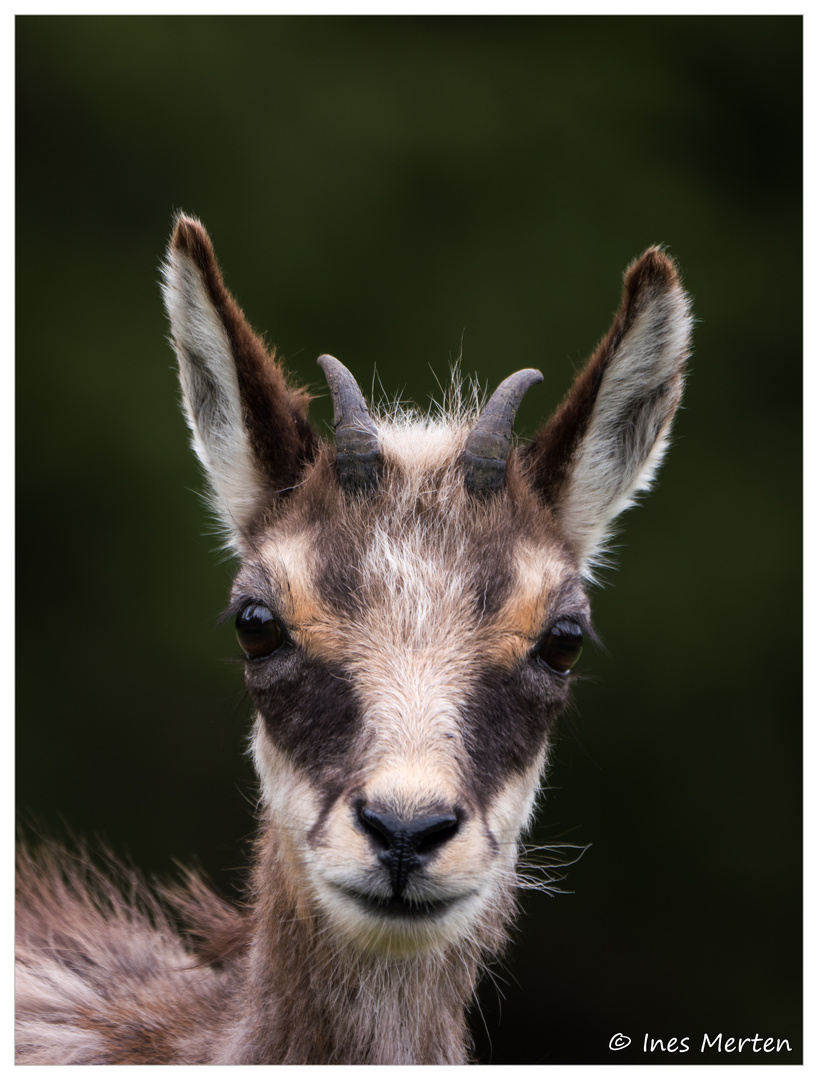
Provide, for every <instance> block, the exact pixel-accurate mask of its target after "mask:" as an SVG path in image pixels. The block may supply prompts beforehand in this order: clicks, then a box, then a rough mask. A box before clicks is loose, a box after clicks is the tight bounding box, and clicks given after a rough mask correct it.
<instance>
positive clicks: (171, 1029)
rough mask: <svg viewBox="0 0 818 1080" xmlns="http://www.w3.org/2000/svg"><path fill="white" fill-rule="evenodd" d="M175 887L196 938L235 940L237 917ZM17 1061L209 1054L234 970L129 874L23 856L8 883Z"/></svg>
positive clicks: (199, 891) (200, 892) (83, 859)
mask: <svg viewBox="0 0 818 1080" xmlns="http://www.w3.org/2000/svg"><path fill="white" fill-rule="evenodd" d="M189 884H190V886H191V887H190V888H189V889H188V890H187V891H186V893H185V894H184V896H183V895H182V894H181V893H179V894H177V901H178V906H179V907H181V908H183V909H184V910H183V912H182V918H183V920H184V922H185V923H186V925H187V926H189V927H190V928H191V929H193V930H194V932H195V933H196V934H197V935H200V936H202V937H206V936H208V935H209V934H213V933H216V934H221V936H222V937H223V938H224V937H227V936H229V935H230V934H231V933H232V934H233V935H234V937H236V938H237V937H238V934H239V931H240V924H241V917H240V916H239V915H238V913H237V912H233V911H232V909H230V908H229V907H228V905H226V904H224V903H223V902H222V901H221V900H219V899H218V898H217V897H216V896H215V895H214V894H212V893H210V892H209V891H208V890H207V889H206V887H205V886H204V885H202V883H201V882H199V881H198V880H197V879H195V878H193V879H191V881H190V883H189ZM17 889H18V892H17V896H18V901H17V913H16V915H17V970H16V993H17V1063H18V1064H31V1065H34V1064H37V1065H49V1064H61V1065H68V1064H71V1065H94V1064H96V1065H101V1064H113V1063H117V1064H129V1065H138V1064H141V1065H151V1064H194V1063H201V1062H205V1061H207V1060H208V1058H209V1057H210V1054H211V1051H212V1046H213V1044H214V1040H215V1039H216V1038H217V1037H218V1032H219V1030H220V1029H221V1026H222V1024H223V1023H224V1021H225V1017H226V1008H227V1005H228V1003H229V1002H230V1001H231V1000H232V999H233V997H234V993H233V991H234V989H235V986H234V983H235V976H234V975H233V974H232V968H231V966H230V965H229V964H227V965H212V964H208V963H207V959H206V958H204V959H203V957H202V955H201V951H200V950H199V949H198V948H196V947H194V945H193V944H192V942H186V941H185V940H184V939H183V938H181V937H180V936H179V932H178V928H177V927H176V926H175V925H174V920H173V918H172V915H171V910H170V908H169V907H166V906H164V905H163V904H162V903H161V902H160V901H159V900H157V899H156V898H155V897H154V896H152V895H151V893H150V892H149V891H148V890H147V888H146V887H145V886H144V885H143V884H142V883H141V882H140V881H139V880H138V879H137V878H136V877H135V875H133V874H131V873H130V872H128V871H127V870H125V869H123V868H122V867H119V866H113V865H112V866H111V867H110V869H109V872H108V873H104V872H102V871H100V870H98V869H96V868H95V867H94V865H93V864H92V862H91V860H90V859H89V857H88V856H87V855H86V854H84V853H79V854H77V855H70V854H68V853H67V852H64V851H59V850H56V849H55V850H51V851H49V852H48V854H47V856H44V855H43V853H42V852H38V853H37V858H36V862H35V859H34V858H33V857H32V856H31V855H29V854H28V853H26V852H23V854H22V856H21V858H20V861H19V866H18V883H17Z"/></svg>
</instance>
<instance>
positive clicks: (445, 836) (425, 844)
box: [413, 814, 460, 855]
mask: <svg viewBox="0 0 818 1080" xmlns="http://www.w3.org/2000/svg"><path fill="white" fill-rule="evenodd" d="M459 828H460V818H459V816H458V815H457V814H439V815H438V816H436V817H432V818H427V819H426V821H425V823H424V822H422V821H421V822H418V823H417V827H416V828H415V829H413V837H414V846H415V851H416V852H417V854H418V855H430V854H431V853H432V852H433V851H436V850H437V849H438V848H439V847H442V846H443V845H444V844H445V843H448V841H449V840H451V839H452V837H453V836H454V835H455V834H456V833H457V831H458V829H459Z"/></svg>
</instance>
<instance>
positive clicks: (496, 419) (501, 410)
mask: <svg viewBox="0 0 818 1080" xmlns="http://www.w3.org/2000/svg"><path fill="white" fill-rule="evenodd" d="M538 382H542V375H541V373H540V372H539V371H535V369H534V368H524V369H523V370H522V371H516V372H515V373H514V374H513V375H509V377H508V378H507V379H504V380H503V381H502V382H501V383H500V385H499V386H498V387H497V389H496V390H495V391H494V393H493V394H492V395H491V397H490V398H489V400H488V402H487V404H486V406H485V408H484V409H483V411H482V412H481V413H480V416H479V418H478V420H477V423H476V424H475V425H474V427H473V428H472V429H471V431H470V433H469V437H468V438H467V439H466V447H465V449H464V451H463V460H464V463H465V466H466V487H467V488H468V490H469V491H471V492H473V493H474V494H475V495H484V494H488V493H489V492H492V491H499V489H500V488H501V487H502V486H503V480H504V479H505V475H506V459H507V458H508V452H509V450H510V449H511V432H512V429H513V427H514V417H515V415H516V413H517V409H518V408H519V407H520V402H521V401H522V400H523V397H524V396H525V393H526V391H527V390H528V389H529V388H530V387H532V386H534V384H535V383H538Z"/></svg>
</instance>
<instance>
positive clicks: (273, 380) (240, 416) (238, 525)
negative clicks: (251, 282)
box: [164, 214, 318, 533]
mask: <svg viewBox="0 0 818 1080" xmlns="http://www.w3.org/2000/svg"><path fill="white" fill-rule="evenodd" d="M164 277H165V282H164V297H165V304H166V307H167V310H168V315H169V317H170V321H171V330H172V337H173V344H174V348H175V350H176V354H177V357H178V360H179V374H180V381H181V383H182V393H183V398H184V404H185V410H186V413H187V418H188V422H189V424H190V427H191V430H192V432H193V441H194V446H195V449H196V452H197V454H198V456H199V458H200V459H201V461H202V464H203V465H204V467H205V470H206V472H207V474H208V477H209V479H210V482H211V485H212V487H213V489H214V492H215V494H216V496H217V498H218V500H219V502H220V504H221V505H220V507H219V508H218V509H219V510H220V511H221V512H222V516H224V517H225V518H226V519H227V524H228V526H229V527H230V528H231V530H232V531H233V532H234V533H235V532H236V531H237V530H238V531H239V532H241V531H242V530H243V529H245V528H246V527H247V526H248V525H249V523H250V521H251V520H252V518H253V516H254V514H255V513H256V512H258V510H260V509H261V508H262V504H263V503H264V502H265V501H269V498H270V496H271V495H272V494H275V493H277V492H282V491H285V490H286V489H287V488H289V487H291V486H292V485H293V484H295V483H296V482H297V480H298V478H299V475H300V473H301V470H302V469H303V467H304V465H305V463H306V462H308V461H310V460H311V459H312V458H313V457H314V456H315V453H316V450H317V445H318V439H317V436H316V435H315V433H314V432H313V430H312V428H311V427H310V425H309V422H308V420H307V406H308V404H309V401H310V395H309V394H308V393H307V392H306V391H305V390H304V389H301V388H297V387H290V386H288V385H287V382H286V380H285V377H284V374H283V372H282V370H281V368H280V366H279V364H278V363H277V362H276V359H275V351H274V350H269V351H268V349H267V348H266V347H265V345H264V344H263V342H262V341H261V339H260V338H259V337H258V336H257V335H256V334H255V332H254V331H253V330H252V328H251V327H250V325H249V323H248V322H247V320H246V318H245V316H244V314H243V313H242V311H241V309H240V308H239V306H238V304H237V303H236V302H235V300H234V299H233V297H232V296H231V295H230V293H229V292H228V290H227V288H226V286H225V284H224V281H223V278H222V275H221V271H220V269H219V265H218V262H217V260H216V256H215V253H214V251H213V246H212V244H211V242H210V238H209V236H208V234H207V232H206V230H205V228H204V226H203V225H202V224H201V222H200V221H198V220H197V219H196V218H193V217H189V216H187V215H185V214H180V215H178V217H177V218H176V221H175V224H174V229H173V234H172V236H171V239H170V243H169V245H168V252H167V261H166V264H165V267H164Z"/></svg>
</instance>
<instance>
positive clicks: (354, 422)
mask: <svg viewBox="0 0 818 1080" xmlns="http://www.w3.org/2000/svg"><path fill="white" fill-rule="evenodd" d="M318 366H319V367H320V368H321V370H322V371H323V372H324V375H325V376H326V379H327V383H328V384H329V392H330V397H331V398H332V407H333V410H334V414H335V415H334V416H333V419H332V422H333V424H334V425H335V454H336V456H335V471H336V472H337V474H338V479H339V481H340V482H341V484H342V486H343V487H345V488H347V489H348V490H361V489H365V488H374V487H377V484H378V477H379V473H380V462H381V451H380V447H379V445H378V431H377V428H376V427H375V425H374V424H373V422H372V417H371V416H370V415H369V410H368V409H367V407H366V402H365V401H364V396H363V394H362V393H361V390H360V387H359V386H358V384H357V383H356V382H355V379H354V378H353V376H352V374H351V373H350V372H349V371H348V370H347V369H346V368H345V367H344V365H343V364H342V363H341V362H340V360H336V359H335V357H334V356H319V357H318Z"/></svg>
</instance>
